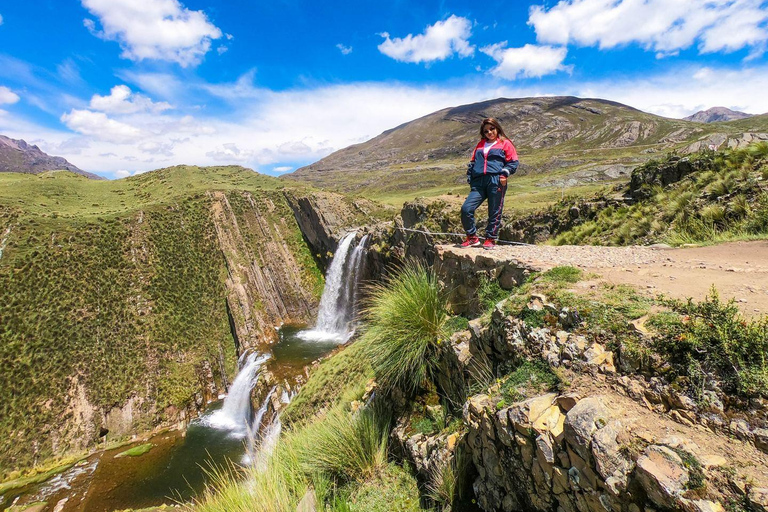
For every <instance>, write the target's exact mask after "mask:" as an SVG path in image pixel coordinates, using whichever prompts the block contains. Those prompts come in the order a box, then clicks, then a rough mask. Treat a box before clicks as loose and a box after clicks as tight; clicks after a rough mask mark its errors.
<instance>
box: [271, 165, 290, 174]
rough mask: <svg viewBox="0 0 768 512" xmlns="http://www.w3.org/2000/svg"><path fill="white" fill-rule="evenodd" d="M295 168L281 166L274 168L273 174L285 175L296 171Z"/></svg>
mask: <svg viewBox="0 0 768 512" xmlns="http://www.w3.org/2000/svg"><path fill="white" fill-rule="evenodd" d="M294 169H295V167H291V166H290V165H280V166H278V167H273V168H272V172H276V173H278V174H283V173H286V172H289V171H292V170H294Z"/></svg>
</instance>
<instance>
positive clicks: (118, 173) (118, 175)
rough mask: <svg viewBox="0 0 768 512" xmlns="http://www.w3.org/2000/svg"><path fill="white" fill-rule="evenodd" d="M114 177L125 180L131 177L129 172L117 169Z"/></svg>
mask: <svg viewBox="0 0 768 512" xmlns="http://www.w3.org/2000/svg"><path fill="white" fill-rule="evenodd" d="M114 175H115V177H116V178H127V177H128V176H130V175H131V171H126V170H125V169H118V170H117V171H115V172H114Z"/></svg>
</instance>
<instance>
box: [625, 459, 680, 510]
mask: <svg viewBox="0 0 768 512" xmlns="http://www.w3.org/2000/svg"><path fill="white" fill-rule="evenodd" d="M636 474H637V479H638V481H639V482H640V485H642V487H643V489H644V490H645V492H646V494H647V495H648V498H650V500H651V501H653V503H654V504H656V505H658V506H659V507H662V508H676V507H675V504H676V503H677V502H678V500H679V498H680V496H681V495H682V494H683V493H684V492H685V488H686V487H685V486H686V484H687V483H688V470H687V469H686V468H685V466H684V465H683V461H682V460H681V459H680V456H679V455H678V454H677V453H675V452H674V451H672V450H671V449H670V448H668V447H666V446H658V445H652V446H649V447H648V448H647V449H646V450H645V453H644V454H643V455H642V456H641V457H640V458H639V459H638V461H637V471H636Z"/></svg>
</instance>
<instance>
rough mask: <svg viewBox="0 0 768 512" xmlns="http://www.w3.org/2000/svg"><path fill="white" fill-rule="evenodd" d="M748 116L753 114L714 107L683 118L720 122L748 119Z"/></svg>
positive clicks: (698, 121)
mask: <svg viewBox="0 0 768 512" xmlns="http://www.w3.org/2000/svg"><path fill="white" fill-rule="evenodd" d="M748 117H752V114H747V113H746V112H739V111H738V110H731V109H729V108H727V107H712V108H708V109H707V110H700V111H698V112H696V113H695V114H693V115H690V116H688V117H684V118H683V120H685V121H692V122H694V123H719V122H722V121H735V120H738V119H746V118H748Z"/></svg>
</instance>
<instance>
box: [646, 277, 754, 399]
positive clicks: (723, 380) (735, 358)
mask: <svg viewBox="0 0 768 512" xmlns="http://www.w3.org/2000/svg"><path fill="white" fill-rule="evenodd" d="M666 305H667V306H668V307H670V308H671V309H672V310H674V311H675V312H677V313H678V314H680V315H681V316H682V319H681V321H680V322H679V323H675V322H667V323H666V326H665V327H666V329H665V330H664V331H663V332H660V333H659V334H658V335H657V337H656V339H655V341H654V348H655V349H656V350H657V351H658V352H660V353H661V354H662V355H663V356H665V357H666V358H667V360H668V361H669V363H670V365H671V367H672V369H673V371H674V372H675V373H676V375H677V376H679V377H683V378H685V381H684V382H687V388H688V391H689V392H690V393H691V394H692V395H693V396H697V397H698V396H700V394H701V391H703V390H704V389H705V388H706V385H707V380H710V379H711V380H714V381H715V382H713V384H719V385H720V386H721V387H722V388H723V390H724V391H727V392H733V393H737V394H739V395H742V396H748V397H749V396H763V397H768V317H763V318H761V319H757V320H746V319H744V318H743V317H742V316H741V314H740V313H739V310H738V308H737V307H736V305H735V304H734V302H733V300H731V301H729V302H727V303H723V302H721V301H720V298H719V297H718V294H717V291H716V290H714V289H713V290H712V292H711V294H710V296H708V297H707V298H705V300H704V301H703V302H699V303H696V302H694V301H693V300H692V299H689V300H688V301H687V302H682V301H676V300H668V301H666Z"/></svg>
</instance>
